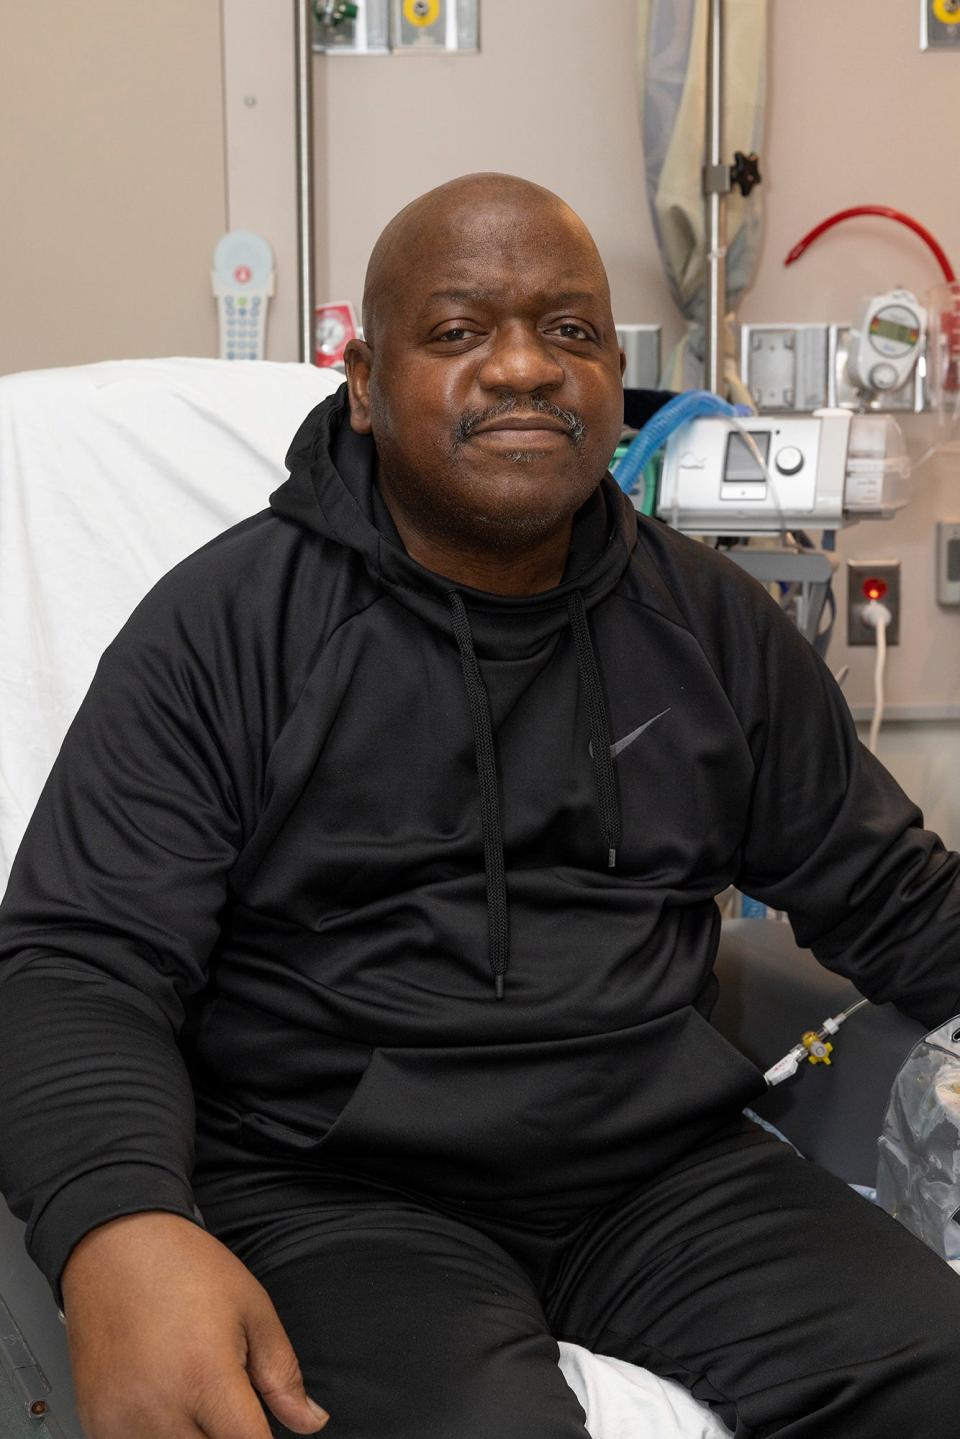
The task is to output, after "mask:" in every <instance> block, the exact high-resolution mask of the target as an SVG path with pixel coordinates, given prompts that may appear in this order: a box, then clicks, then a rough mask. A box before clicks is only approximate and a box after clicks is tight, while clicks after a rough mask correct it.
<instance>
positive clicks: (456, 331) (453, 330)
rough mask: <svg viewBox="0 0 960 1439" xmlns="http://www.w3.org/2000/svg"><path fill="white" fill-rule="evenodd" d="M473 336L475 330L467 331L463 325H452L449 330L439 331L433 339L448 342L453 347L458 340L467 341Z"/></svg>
mask: <svg viewBox="0 0 960 1439" xmlns="http://www.w3.org/2000/svg"><path fill="white" fill-rule="evenodd" d="M475 334H476V331H475V330H468V329H467V328H466V326H464V325H452V326H451V327H450V329H449V330H443V331H441V333H440V334H439V335H435V336H434V338H435V339H437V340H448V341H449V342H450V344H452V345H455V344H456V342H457V341H458V340H468V339H469V338H470V337H471V336H472V335H475Z"/></svg>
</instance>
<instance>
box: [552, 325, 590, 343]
mask: <svg viewBox="0 0 960 1439" xmlns="http://www.w3.org/2000/svg"><path fill="white" fill-rule="evenodd" d="M556 333H557V334H558V335H562V337H563V338H564V339H565V340H592V339H593V336H592V335H591V333H590V331H589V330H588V329H586V328H585V327H584V326H583V325H577V324H575V323H574V321H573V320H564V322H563V324H562V325H557V326H556Z"/></svg>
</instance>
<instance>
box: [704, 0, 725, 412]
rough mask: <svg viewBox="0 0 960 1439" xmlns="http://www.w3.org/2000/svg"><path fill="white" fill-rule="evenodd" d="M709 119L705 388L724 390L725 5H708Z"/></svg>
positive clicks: (718, 0) (719, 0)
mask: <svg viewBox="0 0 960 1439" xmlns="http://www.w3.org/2000/svg"><path fill="white" fill-rule="evenodd" d="M707 7H708V8H707V114H706V121H707V123H706V153H705V156H704V167H703V193H704V196H705V197H706V215H705V219H706V243H707V254H706V286H705V292H704V307H703V308H704V316H703V324H704V356H703V373H704V386H705V388H706V389H708V390H712V391H713V392H714V394H717V395H719V394H722V393H723V390H724V381H723V361H724V338H725V336H724V318H725V316H726V311H727V217H726V196H727V192H728V191H729V189H730V172H729V170H728V168H727V167H726V166H725V165H724V163H723V0H707Z"/></svg>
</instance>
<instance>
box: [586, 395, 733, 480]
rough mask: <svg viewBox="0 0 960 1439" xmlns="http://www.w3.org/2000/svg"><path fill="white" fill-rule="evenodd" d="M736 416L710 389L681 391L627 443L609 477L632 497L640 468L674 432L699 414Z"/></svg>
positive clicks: (731, 406)
mask: <svg viewBox="0 0 960 1439" xmlns="http://www.w3.org/2000/svg"><path fill="white" fill-rule="evenodd" d="M737 413H738V411H737V409H736V407H735V406H733V405H730V404H728V403H727V401H726V400H721V398H720V396H719V395H714V394H712V393H711V391H710V390H685V391H684V393H683V394H682V395H675V396H674V397H673V399H672V400H668V401H667V403H666V404H665V405H662V406H661V407H660V409H659V410H657V412H656V414H655V415H653V416H652V418H651V419H649V420H648V421H647V423H646V424H645V425H644V427H643V429H642V430H640V431H639V433H638V434H637V435H636V437H635V438H634V439H633V440H632V441H631V443H630V448H629V449H628V450H627V452H626V454H624V455H623V457H622V459H621V460H620V461H619V463H618V464H617V467H616V469H614V470H612V471H611V473H612V474H613V478H614V479H615V480H616V482H617V484H618V485H619V486H620V488H621V490H623V492H624V494H626V495H629V494H632V492H633V491H634V490H635V489H636V488H637V485H638V483H639V480H640V477H641V475H642V474H643V471H644V466H645V465H646V464H647V462H648V460H650V459H652V457H653V456H654V455H655V454H656V453H657V451H658V450H659V449H660V447H661V445H663V444H665V443H666V441H667V439H668V437H669V436H670V435H672V433H673V431H674V430H677V429H679V428H680V426H681V425H685V424H686V423H687V421H688V420H695V419H697V417H698V416H700V415H727V416H735V415H736V414H737Z"/></svg>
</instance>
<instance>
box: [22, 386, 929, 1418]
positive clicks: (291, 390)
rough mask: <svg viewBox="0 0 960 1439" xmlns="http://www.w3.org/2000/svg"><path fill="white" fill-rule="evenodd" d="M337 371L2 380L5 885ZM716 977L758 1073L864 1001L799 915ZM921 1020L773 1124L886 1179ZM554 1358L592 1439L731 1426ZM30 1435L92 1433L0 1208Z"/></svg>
mask: <svg viewBox="0 0 960 1439" xmlns="http://www.w3.org/2000/svg"><path fill="white" fill-rule="evenodd" d="M340 378H341V377H340V376H339V374H337V373H335V372H331V371H324V370H318V369H315V368H313V367H311V366H306V365H279V364H268V363H237V362H234V363H228V362H222V361H214V360H200V359H175V360H136V361H127V362H107V363H103V364H97V365H89V366H81V367H77V368H74V369H65V370H48V371H38V372H34V373H28V374H21V375H12V376H8V377H6V378H3V379H0V888H2V886H3V884H4V883H5V880H6V875H7V872H8V870H9V866H10V863H11V862H12V859H13V855H14V853H15V851H16V847H17V845H18V843H19V840H20V837H21V835H22V833H23V829H24V827H25V825H26V823H27V820H28V818H29V816H30V813H31V811H32V809H33V806H34V803H35V802H36V799H37V796H38V794H39V791H40V788H41V786H42V784H43V782H44V780H45V778H46V775H47V772H48V770H49V768H50V765H51V763H52V761H53V758H54V756H55V755H56V752H57V749H58V748H59V745H60V742H61V740H62V738H63V734H64V732H65V730H66V728H67V725H68V724H69V721H70V719H71V717H72V715H73V713H74V712H75V710H76V708H77V705H78V704H79V702H80V700H81V698H82V697H83V694H84V692H85V690H86V688H87V685H88V684H89V682H90V679H91V677H92V675H93V670H94V668H95V665H96V661H97V659H98V657H99V655H100V652H101V651H102V650H103V648H104V647H105V645H106V644H107V643H108V641H109V640H110V639H111V638H112V637H113V635H114V634H115V633H116V631H117V630H118V629H119V627H120V626H121V624H122V623H123V622H124V620H125V619H126V617H127V615H128V614H129V613H130V611H131V610H132V609H133V607H134V606H135V605H136V603H137V602H138V601H139V599H140V598H141V596H142V595H143V594H144V593H145V591H146V590H147V589H148V588H149V587H150V586H151V585H152V584H153V583H154V581H155V580H156V579H157V578H158V577H159V576H160V575H161V574H163V573H164V572H165V571H166V570H168V569H169V568H170V567H171V566H172V565H173V564H174V563H175V562H176V561H178V560H179V559H181V558H182V557H183V556H184V555H186V554H188V553H190V552H191V551H193V550H195V549H197V548H198V547H199V546H200V545H202V544H203V543H205V542H206V541H207V540H208V539H210V538H212V537H213V536H214V535H216V534H218V533H219V532H220V531H222V530H223V529H225V528H227V527H228V526H229V525H231V524H233V523H234V522H235V521H237V520H239V519H241V518H243V517H244V516H246V515H249V514H252V513H254V512H255V511H257V510H260V509H262V508H263V507H264V506H265V504H266V499H267V496H268V495H269V493H270V491H271V490H272V489H274V488H275V487H276V485H277V484H278V483H279V481H280V480H281V479H282V478H283V475H284V468H283V457H284V454H285V452H286V448H287V446H288V444H289V442H290V439H291V438H292V436H293V434H294V432H295V431H296V429H297V428H298V426H299V424H300V422H301V420H302V419H303V417H304V416H305V414H306V413H307V411H308V410H310V409H311V408H312V407H313V406H314V405H316V404H317V403H319V401H320V400H322V399H323V398H324V396H325V395H327V394H329V393H330V392H331V391H332V390H333V389H334V388H335V387H336V386H337V384H338V383H339V382H340ZM719 975H720V981H721V987H720V998H719V1001H718V1005H717V1012H716V1016H715V1020H716V1023H717V1024H718V1026H719V1027H720V1028H721V1029H722V1030H723V1031H724V1033H726V1034H727V1035H728V1036H729V1037H730V1038H732V1039H733V1041H734V1042H735V1043H737V1044H738V1045H739V1047H740V1048H741V1049H743V1050H744V1051H745V1052H746V1053H748V1054H749V1055H750V1057H751V1058H752V1059H754V1060H755V1061H756V1062H757V1063H759V1064H760V1065H761V1067H763V1068H766V1067H767V1066H768V1065H770V1064H771V1063H772V1062H773V1061H774V1060H776V1059H777V1058H779V1057H780V1055H781V1054H783V1053H785V1052H786V1051H787V1050H788V1049H789V1048H790V1047H791V1046H792V1045H793V1044H795V1043H796V1041H797V1039H798V1038H799V1036H800V1034H801V1033H802V1032H803V1031H804V1030H806V1029H810V1028H812V1027H815V1026H817V1025H819V1024H820V1022H821V1021H822V1020H823V1019H824V1018H825V1017H827V1016H828V1015H832V1014H835V1013H836V1012H837V1011H838V1010H839V1009H841V1008H843V1007H844V1006H845V1005H846V1004H848V1003H849V1002H850V997H851V996H852V995H853V991H852V988H851V986H850V985H849V984H847V982H846V981H843V980H840V979H838V978H837V977H836V976H833V975H831V974H828V973H827V972H826V971H824V970H822V969H821V968H820V967H819V966H818V965H817V964H816V963H815V962H814V961H813V960H812V957H811V956H810V955H808V954H806V953H805V952H803V951H800V950H798V949H797V948H796V946H795V945H794V943H793V940H792V937H791V934H790V931H789V929H788V927H787V926H786V925H782V924H777V923H774V922H765V921H761V920H740V921H735V922H733V923H731V924H728V925H726V926H725V929H724V934H723V938H722V942H721V952H720V963H719ZM920 1032H921V1031H920V1027H919V1026H918V1025H915V1024H913V1023H912V1022H911V1021H909V1020H906V1019H905V1018H904V1017H903V1016H900V1015H898V1014H897V1013H896V1012H895V1011H892V1010H890V1009H888V1008H884V1009H877V1008H869V1009H865V1010H862V1011H861V1012H860V1013H859V1014H858V1015H857V1016H855V1017H854V1019H853V1020H851V1022H850V1024H849V1025H848V1026H847V1027H846V1028H845V1030H844V1031H843V1032H842V1034H841V1035H840V1036H839V1038H838V1052H837V1062H836V1064H835V1065H833V1066H832V1067H831V1068H830V1069H826V1068H824V1067H822V1066H819V1067H818V1068H817V1069H816V1070H813V1069H810V1070H808V1072H807V1073H805V1074H804V1075H802V1076H798V1078H797V1079H796V1080H795V1081H793V1082H792V1083H790V1084H787V1085H784V1086H783V1087H782V1088H780V1089H778V1090H775V1091H771V1092H770V1093H769V1095H768V1096H766V1098H765V1100H764V1101H763V1103H762V1104H761V1106H760V1110H761V1113H760V1117H761V1119H763V1120H764V1121H766V1122H772V1123H775V1124H776V1125H777V1126H778V1127H779V1128H780V1129H781V1130H782V1131H783V1132H784V1133H785V1134H786V1135H787V1137H788V1138H790V1139H791V1140H792V1141H793V1142H794V1143H796V1144H797V1146H798V1148H800V1149H801V1150H802V1151H803V1152H804V1153H806V1154H808V1155H811V1156H812V1157H814V1158H817V1159H819V1160H820V1161H821V1162H823V1163H824V1164H825V1165H826V1166H827V1167H828V1168H831V1169H833V1170H834V1171H835V1172H836V1173H838V1174H839V1175H840V1176H841V1177H842V1178H844V1179H846V1180H848V1181H851V1182H854V1183H858V1184H861V1185H864V1186H871V1185H872V1184H873V1182H874V1173H875V1141H876V1136H877V1134H878V1132H879V1128H880V1121H881V1117H882V1113H883V1108H884V1104H885V1100H886V1095H887V1093H888V1091H889V1088H890V1084H891V1082H892V1080H893V1077H894V1075H895V1073H896V1070H897V1068H898V1067H899V1065H900V1063H901V1062H902V1060H903V1058H904V1057H905V1056H906V1054H907V1052H908V1050H909V1049H910V1047H911V1045H912V1044H913V1042H914V1040H915V1039H916V1038H917V1037H919V1034H920ZM38 1042H41V1043H42V1038H41V1039H39V1040H38ZM38 1122H40V1123H42V1116H38ZM561 1366H562V1368H563V1372H564V1374H565V1376H566V1377H567V1380H568V1382H569V1383H570V1384H571V1386H572V1387H573V1388H574V1390H575V1391H576V1392H577V1394H578V1396H579V1398H580V1400H581V1403H582V1404H583V1406H584V1409H585V1411H586V1414H587V1424H588V1428H589V1431H590V1433H591V1435H592V1436H593V1439H628V1436H629V1439H646V1436H651V1439H653V1436H656V1439H721V1436H723V1435H726V1434H727V1433H728V1431H727V1430H726V1429H725V1427H724V1426H723V1425H722V1424H720V1422H719V1421H718V1420H717V1419H716V1418H715V1417H713V1416H712V1415H711V1414H710V1413H709V1412H708V1411H706V1410H705V1409H703V1408H701V1406H700V1405H698V1404H696V1403H695V1402H694V1401H693V1400H692V1399H691V1398H690V1396H689V1395H688V1394H687V1392H686V1391H685V1390H684V1389H682V1388H680V1387H679V1386H678V1385H676V1384H673V1383H671V1382H669V1381H661V1380H659V1379H657V1378H656V1377H655V1376H653V1375H651V1374H648V1373H647V1372H646V1371H644V1370H641V1369H637V1368H636V1367H634V1366H632V1365H629V1364H625V1363H623V1362H622V1361H619V1360H616V1359H609V1358H605V1357H603V1356H598V1355H592V1354H589V1353H587V1352H586V1351H585V1350H583V1349H580V1348H578V1347H577V1346H575V1345H566V1344H565V1345H562V1346H561ZM21 1435H24V1436H26V1435H31V1436H34V1439H81V1430H80V1426H79V1421H78V1419H77V1416H76V1411H75V1408H74V1404H73V1397H72V1389H71V1383H70V1374H69V1365H68V1360H67V1349H66V1335H65V1330H64V1328H63V1325H62V1324H61V1322H60V1320H59V1316H58V1314H57V1310H56V1307H55V1305H54V1302H53V1300H52V1298H51V1296H50V1293H49V1291H48V1289H47V1287H46V1284H45V1282H44V1281H43V1279H42V1278H41V1276H40V1274H39V1272H38V1271H37V1270H36V1268H35V1267H34V1266H33V1264H32V1262H31V1261H30V1260H29V1259H28V1258H27V1255H26V1253H25V1251H24V1249H23V1244H22V1225H21V1224H20V1223H19V1222H18V1221H17V1220H15V1219H14V1218H13V1217H12V1216H11V1215H10V1213H9V1211H8V1210H7V1209H6V1207H5V1206H3V1204H2V1201H0V1436H2V1439H20V1436H21Z"/></svg>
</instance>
